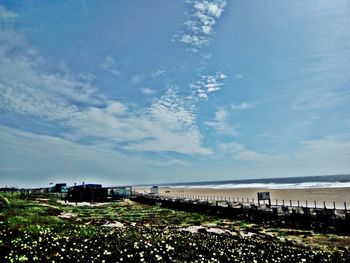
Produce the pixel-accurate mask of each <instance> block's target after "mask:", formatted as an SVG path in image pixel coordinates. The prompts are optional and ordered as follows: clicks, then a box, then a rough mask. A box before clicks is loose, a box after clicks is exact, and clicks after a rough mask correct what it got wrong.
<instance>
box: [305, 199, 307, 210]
mask: <svg viewBox="0 0 350 263" xmlns="http://www.w3.org/2000/svg"><path fill="white" fill-rule="evenodd" d="M305 205H306V208H307V200H306V201H305Z"/></svg>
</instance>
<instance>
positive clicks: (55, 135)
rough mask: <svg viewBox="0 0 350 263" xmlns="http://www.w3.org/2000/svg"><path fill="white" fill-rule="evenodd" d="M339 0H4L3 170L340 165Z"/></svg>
mask: <svg viewBox="0 0 350 263" xmlns="http://www.w3.org/2000/svg"><path fill="white" fill-rule="evenodd" d="M349 13H350V1H346V0H338V1H329V0H310V1H304V0H293V1H292V0H286V1H279V0H268V1H253V0H232V1H229V0H188V1H172V0H167V1H165V0H137V1H127V0H120V1H112V0H110V1H92V0H91V1H86V0H80V1H78V0H77V1H48V0H47V1H35V0H31V1H19V0H11V1H10V0H2V1H0V186H17V187H39V186H48V185H49V183H58V182H66V183H68V184H73V183H75V182H77V183H80V182H82V181H84V182H87V183H102V184H104V185H126V184H157V183H167V182H190V181H211V180H234V179H254V178H271V177H292V176H312V175H328V174H345V173H350V30H349V28H350V16H349Z"/></svg>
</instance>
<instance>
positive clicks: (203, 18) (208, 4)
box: [179, 0, 227, 51]
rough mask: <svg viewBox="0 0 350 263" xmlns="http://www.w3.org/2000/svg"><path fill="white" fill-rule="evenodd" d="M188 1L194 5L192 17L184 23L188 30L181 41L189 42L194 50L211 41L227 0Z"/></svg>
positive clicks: (182, 35) (180, 38)
mask: <svg viewBox="0 0 350 263" xmlns="http://www.w3.org/2000/svg"><path fill="white" fill-rule="evenodd" d="M188 3H190V4H191V5H192V13H191V18H190V19H189V20H187V21H186V22H185V23H184V25H185V27H186V30H185V32H183V33H182V34H181V36H180V37H179V41H180V42H183V43H186V44H189V45H190V46H191V47H192V50H193V51H197V50H198V49H199V48H201V47H203V46H206V45H207V44H208V43H209V42H210V40H211V35H212V34H213V31H214V30H213V28H214V25H215V24H216V22H217V19H219V18H220V16H221V15H222V12H223V11H224V8H225V6H226V4H227V1H226V0H213V1H207V0H194V1H188Z"/></svg>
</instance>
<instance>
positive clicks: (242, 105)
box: [230, 102, 255, 111]
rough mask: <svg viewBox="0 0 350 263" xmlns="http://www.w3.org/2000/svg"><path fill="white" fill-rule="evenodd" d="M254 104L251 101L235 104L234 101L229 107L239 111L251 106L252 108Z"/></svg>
mask: <svg viewBox="0 0 350 263" xmlns="http://www.w3.org/2000/svg"><path fill="white" fill-rule="evenodd" d="M254 106H255V105H254V104H252V103H248V102H241V103H238V104H235V103H232V104H231V105H230V108H231V109H232V110H234V111H240V110H248V109H251V108H254Z"/></svg>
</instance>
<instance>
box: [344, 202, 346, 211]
mask: <svg viewBox="0 0 350 263" xmlns="http://www.w3.org/2000/svg"><path fill="white" fill-rule="evenodd" d="M344 208H345V213H346V202H344Z"/></svg>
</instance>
